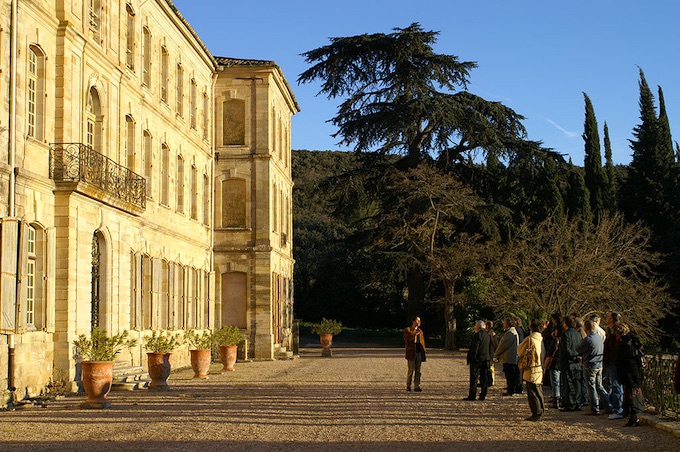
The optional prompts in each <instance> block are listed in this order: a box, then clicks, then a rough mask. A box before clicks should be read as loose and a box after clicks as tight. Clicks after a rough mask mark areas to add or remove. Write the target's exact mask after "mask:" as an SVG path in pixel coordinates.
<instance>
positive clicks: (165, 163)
mask: <svg viewBox="0 0 680 452" xmlns="http://www.w3.org/2000/svg"><path fill="white" fill-rule="evenodd" d="M160 179H161V204H163V205H164V206H169V205H170V148H169V147H168V145H167V144H165V143H163V144H161V178H160Z"/></svg>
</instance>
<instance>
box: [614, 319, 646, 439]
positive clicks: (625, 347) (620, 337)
mask: <svg viewBox="0 0 680 452" xmlns="http://www.w3.org/2000/svg"><path fill="white" fill-rule="evenodd" d="M614 334H616V340H617V341H619V344H618V346H617V349H616V357H615V361H614V362H615V364H616V373H617V374H618V376H619V381H620V382H621V383H622V384H623V394H624V404H625V405H627V408H628V410H629V412H630V417H629V418H628V423H627V424H626V427H637V426H638V425H640V421H639V419H638V413H641V412H642V411H644V409H645V401H644V398H643V397H642V380H643V378H644V374H643V371H642V363H641V362H640V358H639V355H638V353H637V351H638V350H639V349H640V347H641V344H640V340H639V339H638V338H637V337H636V336H635V335H634V334H633V333H631V332H630V328H629V327H628V325H626V324H625V323H619V324H617V325H616V326H615V327H614Z"/></svg>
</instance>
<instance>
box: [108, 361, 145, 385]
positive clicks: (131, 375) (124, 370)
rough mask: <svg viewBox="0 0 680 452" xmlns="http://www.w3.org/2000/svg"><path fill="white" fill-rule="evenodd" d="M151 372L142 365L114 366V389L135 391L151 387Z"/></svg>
mask: <svg viewBox="0 0 680 452" xmlns="http://www.w3.org/2000/svg"><path fill="white" fill-rule="evenodd" d="M150 381H151V380H150V378H149V374H148V372H146V371H145V370H144V369H143V368H142V367H141V366H126V365H121V366H114V368H113V383H112V384H111V390H112V391H135V390H137V389H144V388H147V387H149V382H150Z"/></svg>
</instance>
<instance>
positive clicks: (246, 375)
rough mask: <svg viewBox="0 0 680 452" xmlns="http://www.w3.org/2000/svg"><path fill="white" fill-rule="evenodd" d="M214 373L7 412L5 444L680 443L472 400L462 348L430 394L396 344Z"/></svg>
mask: <svg viewBox="0 0 680 452" xmlns="http://www.w3.org/2000/svg"><path fill="white" fill-rule="evenodd" d="M220 369H221V365H218V364H213V366H212V367H211V375H210V379H209V380H202V381H197V380H193V379H192V378H191V377H192V376H193V373H192V372H191V370H190V369H182V370H179V371H176V372H173V374H172V375H171V377H170V380H169V383H170V385H171V387H172V390H171V391H168V392H165V393H158V392H149V391H146V390H140V391H132V392H124V391H122V392H112V393H111V394H109V400H110V401H111V403H112V407H111V408H110V409H108V410H85V409H81V408H79V404H80V403H81V402H82V401H83V400H84V399H85V396H81V395H78V396H69V397H66V398H63V399H61V400H57V401H54V402H51V403H50V404H49V405H48V406H47V407H46V408H30V409H24V410H17V411H13V412H2V413H0V450H2V451H10V450H21V451H27V450H54V451H85V450H87V451H92V450H95V451H119V450H140V451H141V450H144V451H175V450H176V451H180V450H181V451H189V450H197V451H198V450H201V451H208V450H236V451H244V450H262V451H265V450H266V451H277V450H281V451H290V450H294V451H295V450H300V451H324V452H329V451H339V450H370V451H393V450H399V451H410V450H414V451H440V450H447V451H448V450H467V449H475V450H496V451H506V450H512V451H515V450H516V451H520V450H521V451H545V450H559V449H560V448H564V447H565V446H567V447H569V449H572V450H590V449H591V448H592V447H593V446H595V447H597V449H598V452H600V451H607V450H618V451H621V450H626V451H633V450H645V451H651V450H658V451H677V450H680V437H678V436H675V435H673V434H671V433H667V432H664V431H662V430H659V429H657V428H653V427H650V426H647V425H643V426H641V427H637V428H625V427H623V424H624V421H620V420H617V421H610V420H608V419H607V417H606V416H585V415H584V412H580V413H562V412H559V411H557V410H549V411H547V412H546V415H545V419H544V420H543V421H541V422H527V421H525V420H524V418H525V417H527V416H529V415H530V412H529V408H528V404H527V401H526V397H525V396H513V397H501V387H502V386H503V385H502V383H503V381H504V379H503V375H502V373H500V372H499V369H498V368H497V382H498V384H497V385H496V386H493V387H492V388H490V392H489V396H488V398H487V400H486V401H484V402H480V401H475V402H467V401H463V400H461V399H462V398H463V397H464V396H466V395H467V389H466V388H467V380H468V369H467V367H466V365H465V355H464V354H463V353H460V352H449V351H443V350H431V351H430V353H429V354H428V360H427V362H426V363H423V381H422V387H423V392H422V393H407V392H406V391H405V384H404V380H405V373H406V361H405V360H404V358H403V351H402V350H401V349H395V348H368V347H366V348H363V347H343V346H342V344H338V343H336V344H335V346H334V348H333V358H321V357H320V348H318V347H316V346H315V345H313V344H312V345H310V346H308V347H304V348H303V349H302V350H301V354H300V358H298V359H295V360H291V361H273V362H249V363H238V364H237V365H236V371H235V372H230V373H228V374H225V375H220V373H219V371H220Z"/></svg>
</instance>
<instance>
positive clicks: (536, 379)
mask: <svg viewBox="0 0 680 452" xmlns="http://www.w3.org/2000/svg"><path fill="white" fill-rule="evenodd" d="M540 326H541V324H540V322H539V321H538V320H532V321H531V325H530V326H529V330H530V331H531V334H530V335H529V336H527V337H526V338H525V339H524V340H523V341H522V343H521V344H519V346H518V347H517V354H518V355H519V356H522V354H523V353H524V352H525V350H527V348H529V343H532V344H533V346H534V357H533V359H532V360H531V361H532V364H531V366H529V367H527V368H526V369H522V379H523V380H524V381H526V382H527V399H528V401H529V408H530V409H531V416H530V417H528V418H526V420H527V421H539V420H541V418H542V417H543V413H544V412H545V401H544V399H543V367H542V365H541V363H542V362H543V356H544V355H545V351H544V349H543V336H541V333H540Z"/></svg>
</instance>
